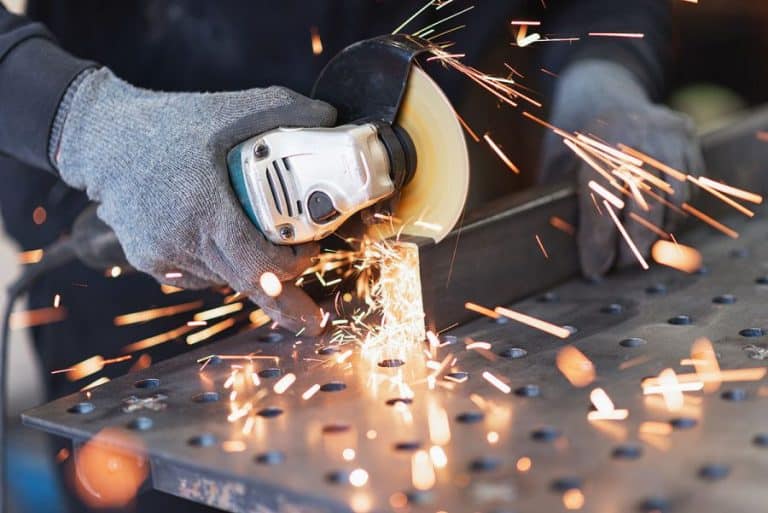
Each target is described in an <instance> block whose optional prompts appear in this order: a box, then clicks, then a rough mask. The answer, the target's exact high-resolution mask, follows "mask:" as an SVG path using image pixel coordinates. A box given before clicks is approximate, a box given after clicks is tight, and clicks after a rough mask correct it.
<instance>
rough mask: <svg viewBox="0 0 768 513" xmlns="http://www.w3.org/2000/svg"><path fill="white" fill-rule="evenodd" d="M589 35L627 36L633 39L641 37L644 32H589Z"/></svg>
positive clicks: (643, 35)
mask: <svg viewBox="0 0 768 513" xmlns="http://www.w3.org/2000/svg"><path fill="white" fill-rule="evenodd" d="M589 36H590V37H628V38H634V39H642V38H644V37H645V34H643V33H641V32H590V33H589Z"/></svg>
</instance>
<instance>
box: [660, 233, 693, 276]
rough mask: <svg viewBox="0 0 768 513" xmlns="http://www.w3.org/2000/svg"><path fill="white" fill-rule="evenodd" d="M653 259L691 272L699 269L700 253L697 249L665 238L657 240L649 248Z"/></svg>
mask: <svg viewBox="0 0 768 513" xmlns="http://www.w3.org/2000/svg"><path fill="white" fill-rule="evenodd" d="M651 256H652V257H653V260H654V261H655V262H656V263H658V264H661V265H666V266H667V267H672V268H673V269H677V270H679V271H683V272H686V273H692V272H695V271H697V270H699V269H701V261H702V259H701V253H699V252H698V250H696V249H694V248H691V247H688V246H684V245H682V244H675V243H673V242H668V241H665V240H660V241H657V242H656V243H655V244H654V245H653V247H652V248H651Z"/></svg>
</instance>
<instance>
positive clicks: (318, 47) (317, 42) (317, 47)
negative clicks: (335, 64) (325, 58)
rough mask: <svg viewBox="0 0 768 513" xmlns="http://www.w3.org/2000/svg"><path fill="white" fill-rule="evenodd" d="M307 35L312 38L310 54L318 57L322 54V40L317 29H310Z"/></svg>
mask: <svg viewBox="0 0 768 513" xmlns="http://www.w3.org/2000/svg"><path fill="white" fill-rule="evenodd" d="M309 33H310V36H311V38H312V54H313V55H320V54H321V53H323V40H322V39H321V38H320V33H319V32H318V30H317V27H312V28H310V29H309Z"/></svg>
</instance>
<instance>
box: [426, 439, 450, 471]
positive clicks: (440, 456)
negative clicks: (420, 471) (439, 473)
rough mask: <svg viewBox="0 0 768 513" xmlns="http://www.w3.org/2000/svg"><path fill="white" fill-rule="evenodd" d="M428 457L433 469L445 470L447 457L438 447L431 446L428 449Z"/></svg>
mask: <svg viewBox="0 0 768 513" xmlns="http://www.w3.org/2000/svg"><path fill="white" fill-rule="evenodd" d="M429 457H430V458H431V459H432V464H433V465H434V466H435V468H445V467H446V466H447V465H448V456H447V455H446V454H445V450H443V448H442V447H440V446H439V445H433V446H432V447H430V448H429Z"/></svg>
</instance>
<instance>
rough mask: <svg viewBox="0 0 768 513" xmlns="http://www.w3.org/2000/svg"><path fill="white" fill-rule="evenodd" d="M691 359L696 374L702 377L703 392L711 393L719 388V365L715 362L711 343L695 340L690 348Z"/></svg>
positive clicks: (704, 340) (700, 339)
mask: <svg viewBox="0 0 768 513" xmlns="http://www.w3.org/2000/svg"><path fill="white" fill-rule="evenodd" d="M691 359H692V360H693V366H694V367H695V368H696V374H698V375H700V376H701V377H702V381H703V382H704V392H706V393H712V392H715V391H716V390H717V389H718V388H720V383H721V381H720V363H719V362H718V361H717V355H715V349H714V348H713V347H712V342H710V341H709V340H708V339H706V338H699V339H696V340H695V341H694V343H693V346H692V347H691Z"/></svg>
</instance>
